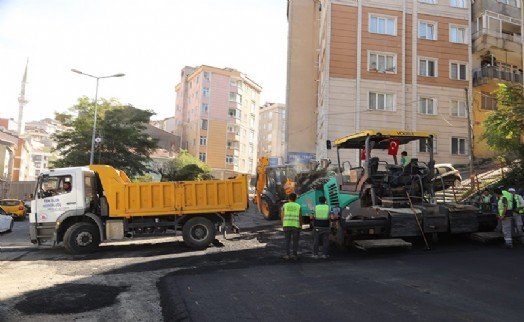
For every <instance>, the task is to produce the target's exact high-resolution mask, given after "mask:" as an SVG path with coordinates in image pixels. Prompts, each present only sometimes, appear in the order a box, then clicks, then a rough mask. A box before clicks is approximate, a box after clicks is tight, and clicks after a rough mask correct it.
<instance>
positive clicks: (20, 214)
mask: <svg viewBox="0 0 524 322" xmlns="http://www.w3.org/2000/svg"><path fill="white" fill-rule="evenodd" d="M0 207H1V208H2V209H4V211H5V212H6V213H7V214H8V215H11V216H13V218H15V219H21V220H24V219H25V215H26V209H25V206H24V202H23V201H22V200H18V199H2V200H0Z"/></svg>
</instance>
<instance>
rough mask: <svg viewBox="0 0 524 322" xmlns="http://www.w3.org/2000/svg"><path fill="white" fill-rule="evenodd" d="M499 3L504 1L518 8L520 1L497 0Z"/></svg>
mask: <svg viewBox="0 0 524 322" xmlns="http://www.w3.org/2000/svg"><path fill="white" fill-rule="evenodd" d="M497 1H498V2H500V3H504V4H507V5H510V6H513V7H517V8H520V1H519V0H497Z"/></svg>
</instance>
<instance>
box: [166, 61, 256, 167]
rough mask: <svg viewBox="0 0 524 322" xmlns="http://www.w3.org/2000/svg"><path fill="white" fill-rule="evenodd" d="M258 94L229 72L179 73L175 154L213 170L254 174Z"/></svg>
mask: <svg viewBox="0 0 524 322" xmlns="http://www.w3.org/2000/svg"><path fill="white" fill-rule="evenodd" d="M261 91H262V88H261V87H260V86H259V85H258V84H257V83H255V82H254V81H253V80H251V79H250V78H249V77H247V76H246V75H245V74H243V73H241V72H239V71H237V70H235V69H232V68H216V67H212V66H206V65H202V66H199V67H187V66H186V67H184V68H183V69H182V71H181V80H180V83H179V84H177V86H176V107H175V128H176V129H175V131H174V134H176V135H179V136H180V141H181V145H180V146H181V148H182V149H186V150H188V152H189V153H190V154H192V155H194V156H195V157H198V158H199V159H200V160H201V161H203V162H206V163H207V164H208V165H209V166H210V167H211V168H213V169H222V170H227V171H234V172H237V173H255V170H256V164H257V162H256V158H257V137H258V127H257V124H258V106H260V93H261Z"/></svg>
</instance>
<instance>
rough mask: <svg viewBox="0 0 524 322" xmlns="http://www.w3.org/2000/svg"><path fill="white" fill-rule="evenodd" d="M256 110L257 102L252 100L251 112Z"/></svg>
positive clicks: (253, 112)
mask: <svg viewBox="0 0 524 322" xmlns="http://www.w3.org/2000/svg"><path fill="white" fill-rule="evenodd" d="M255 112H256V104H255V102H254V101H251V114H255Z"/></svg>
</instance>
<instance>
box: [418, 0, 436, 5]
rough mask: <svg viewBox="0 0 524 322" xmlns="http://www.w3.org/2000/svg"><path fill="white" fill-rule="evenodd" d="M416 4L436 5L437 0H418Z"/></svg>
mask: <svg viewBox="0 0 524 322" xmlns="http://www.w3.org/2000/svg"><path fill="white" fill-rule="evenodd" d="M418 2H423V3H431V4H436V3H437V0H418Z"/></svg>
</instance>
